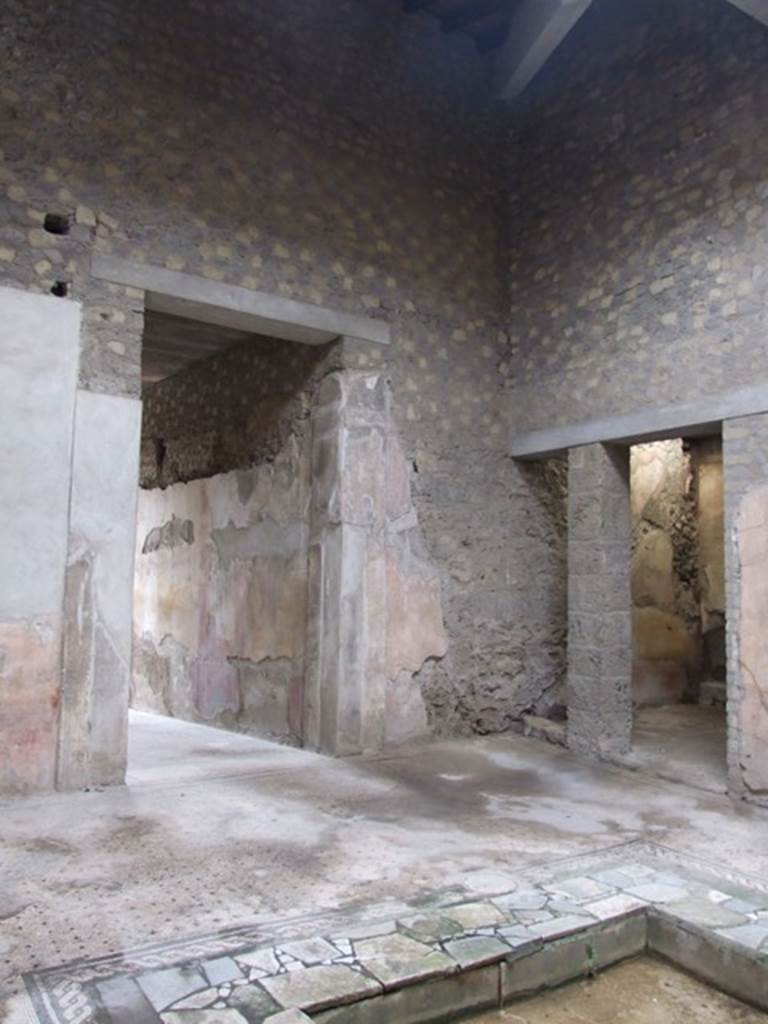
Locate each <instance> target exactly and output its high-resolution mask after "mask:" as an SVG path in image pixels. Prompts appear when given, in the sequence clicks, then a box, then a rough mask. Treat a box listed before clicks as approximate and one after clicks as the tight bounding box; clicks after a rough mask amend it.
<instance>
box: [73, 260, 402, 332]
mask: <svg viewBox="0 0 768 1024" xmlns="http://www.w3.org/2000/svg"><path fill="white" fill-rule="evenodd" d="M91 273H92V274H93V276H94V277H96V278H99V279H101V280H103V281H111V282H113V283H114V284H121V285H125V286H127V287H130V288H140V289H141V290H142V291H144V292H146V308H147V309H150V310H154V311H155V312H156V313H170V314H172V315H174V316H183V317H187V318H188V319H191V320H200V321H202V322H203V323H208V324H216V325H217V326H219V327H232V328H235V329H237V330H241V331H248V332H249V333H252V334H265V335H268V336H269V337H273V338H284V339H286V340H287V341H298V342H301V343H303V344H305V345H322V344H325V343H326V342H329V341H335V340H336V338H339V337H342V336H344V337H347V338H350V339H354V340H357V341H367V342H373V343H374V344H378V345H387V344H389V341H390V328H389V324H387V323H385V322H384V321H383V320H373V319H371V318H370V317H361V316H355V315H354V314H351V313H344V312H341V311H339V310H334V309H327V308H325V307H324V306H313V305H311V304H310V303H308V302H297V301H296V300H295V299H286V298H284V297H283V296H282V295H273V294H270V293H268V292H257V291H251V289H250V288H241V287H239V286H238V285H232V284H223V283H222V282H220V281H210V280H208V278H205V277H197V276H196V275H194V274H182V273H179V272H178V271H175V270H167V269H166V268H165V267H157V266H152V265H151V264H149V263H132V262H131V261H130V260H124V259H120V258H119V257H117V256H104V255H98V254H97V255H95V256H94V257H93V261H92V263H91Z"/></svg>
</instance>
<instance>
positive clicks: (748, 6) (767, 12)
mask: <svg viewBox="0 0 768 1024" xmlns="http://www.w3.org/2000/svg"><path fill="white" fill-rule="evenodd" d="M730 2H731V3H732V4H733V5H734V7H738V8H739V10H741V11H744V13H745V14H749V15H751V16H752V17H753V18H757V20H758V21H762V23H763V24H764V25H768V0H730Z"/></svg>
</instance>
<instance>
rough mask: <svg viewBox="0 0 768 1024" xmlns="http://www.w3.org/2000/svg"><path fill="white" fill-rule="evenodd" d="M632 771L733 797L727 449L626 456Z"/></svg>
mask: <svg viewBox="0 0 768 1024" xmlns="http://www.w3.org/2000/svg"><path fill="white" fill-rule="evenodd" d="M630 498H631V521H632V563H631V593H632V648H633V658H632V707H633V728H632V755H631V761H632V763H633V765H634V766H636V767H639V768H640V769H642V770H647V771H650V772H652V773H653V774H654V775H658V776H661V777H663V778H669V779H673V780H675V781H683V782H687V783H689V784H692V785H696V786H700V787H701V788H705V789H708V790H713V791H717V792H725V791H726V789H727V755H726V648H725V569H724V560H725V526H724V512H723V458H722V442H721V438H720V437H719V436H717V437H704V438H701V437H697V438H690V439H685V438H675V439H670V440H663V441H654V442H651V443H647V444H638V445H634V446H633V447H632V448H631V449H630Z"/></svg>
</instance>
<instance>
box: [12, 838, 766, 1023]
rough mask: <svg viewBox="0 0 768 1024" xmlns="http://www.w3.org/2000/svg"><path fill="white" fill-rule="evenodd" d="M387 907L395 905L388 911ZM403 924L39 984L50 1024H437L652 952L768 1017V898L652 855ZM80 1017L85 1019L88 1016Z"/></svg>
mask: <svg viewBox="0 0 768 1024" xmlns="http://www.w3.org/2000/svg"><path fill="white" fill-rule="evenodd" d="M379 909H381V908H379ZM389 910H390V916H388V917H377V918H375V919H373V918H370V917H369V918H368V919H366V920H361V919H360V918H357V919H353V918H350V917H349V915H345V914H340V913H338V912H337V913H334V914H330V915H326V916H325V917H322V916H321V915H318V918H317V919H315V920H314V921H310V920H306V919H305V920H304V921H303V922H299V921H293V922H283V923H282V924H281V925H273V926H272V934H269V931H268V926H253V927H251V928H234V929H228V930H225V931H222V932H218V933H215V934H214V935H209V936H198V937H195V938H193V939H188V940H181V941H178V942H171V943H164V944H163V943H160V944H154V945H152V946H147V947H143V948H142V949H140V950H136V951H133V952H130V953H126V954H121V955H119V956H113V957H104V958H100V959H98V960H92V961H85V962H83V961H81V962H76V963H74V964H69V965H64V966H62V967H58V968H51V969H48V970H45V971H39V972H33V973H31V974H29V975H27V976H26V977H25V982H26V985H27V990H28V992H29V994H30V997H31V1002H32V1005H33V1007H34V1014H35V1016H33V1017H31V1018H30V1019H31V1020H36V1021H37V1024H65V1022H66V1024H73V1021H77V1024H88V1022H91V1021H93V1022H94V1024H124V1022H125V1024H127V1022H130V1024H264V1022H269V1024H297V1022H299V1021H301V1020H302V1019H303V1020H306V1016H307V1015H309V1016H310V1017H311V1018H312V1020H314V1021H317V1022H319V1024H379V1022H388V1021H391V1022H392V1024H431V1022H436V1021H441V1020H449V1019H453V1018H458V1017H460V1016H462V1015H463V1014H469V1013H475V1012H478V1011H482V1010H486V1009H493V1008H496V1007H501V1006H504V1005H507V1004H509V1003H513V1002H514V1001H516V1000H518V999H520V998H522V997H524V996H527V995H530V994H533V993H535V992H538V991H541V990H543V989H546V988H550V987H554V986H557V985H561V984H563V983H565V982H568V981H571V980H574V979H576V978H580V977H589V976H591V975H593V974H595V973H597V972H598V971H601V970H604V969H605V968H607V967H610V966H612V965H614V964H616V963H618V962H620V961H621V960H624V959H627V958H629V957H632V956H636V955H639V954H640V953H643V952H646V951H647V952H651V953H654V954H656V955H659V956H662V957H664V958H666V959H668V960H671V961H672V962H674V963H675V964H677V965H678V966H680V967H682V968H684V969H685V970H688V971H689V972H691V973H693V974H695V975H697V976H698V977H700V978H701V979H702V980H704V981H706V982H708V983H710V984H713V985H714V986H715V987H717V988H719V989H721V990H722V991H724V992H727V993H728V994H730V995H733V996H735V997H737V998H739V999H741V1000H742V1001H744V1002H747V1003H750V1004H752V1005H754V1006H757V1007H759V1008H760V1009H763V1010H768V889H767V888H766V886H765V885H764V884H761V882H760V881H759V880H755V879H749V878H746V877H740V876H736V875H734V874H733V873H732V872H728V871H727V870H725V869H722V868H720V867H719V866H717V865H711V864H706V863H703V862H701V861H698V862H693V861H691V860H690V859H689V858H682V857H680V856H677V855H675V854H674V853H673V852H672V851H668V850H665V849H664V848H662V847H657V846H655V845H654V844H648V843H631V844H625V845H623V846H620V847H617V848H614V849H609V850H606V851H602V852H598V853H596V854H591V855H585V856H583V857H579V858H573V859H570V860H568V861H563V862H560V863H555V864H551V865H549V866H543V867H539V868H538V869H531V870H530V871H526V872H521V873H520V875H519V882H518V884H517V885H516V887H515V888H514V889H508V890H507V891H504V892H500V893H496V894H493V895H483V896H476V897H474V898H472V899H468V898H466V897H465V898H464V899H463V900H459V899H457V898H456V896H455V894H454V895H453V896H451V895H447V896H446V895H443V896H436V897H435V898H434V899H432V900H430V901H428V902H427V903H426V904H425V905H422V906H420V907H414V906H411V907H407V906H402V905H401V906H399V907H397V908H395V907H391V908H389ZM75 1009H77V1011H78V1012H77V1013H76V1014H75V1013H73V1011H74V1010H75Z"/></svg>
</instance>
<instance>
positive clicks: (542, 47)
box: [496, 0, 755, 100]
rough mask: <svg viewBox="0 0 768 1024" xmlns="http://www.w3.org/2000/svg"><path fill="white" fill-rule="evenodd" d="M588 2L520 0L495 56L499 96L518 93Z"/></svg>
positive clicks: (509, 95)
mask: <svg viewBox="0 0 768 1024" xmlns="http://www.w3.org/2000/svg"><path fill="white" fill-rule="evenodd" d="M753 2H755V0H753ZM591 3H592V0H524V2H523V3H522V4H521V5H520V7H519V8H518V10H517V12H516V14H515V16H514V18H513V20H512V24H511V26H510V30H509V36H508V37H507V42H506V43H505V44H504V46H503V47H502V48H501V49H500V50H499V53H498V55H497V58H496V91H497V93H498V95H499V98H500V99H503V100H513V99H515V98H516V97H517V96H519V95H520V93H521V92H522V91H523V90H524V89H525V87H526V86H527V85H528V83H529V82H530V81H531V79H532V78H533V77H534V75H536V74H537V73H538V71H539V70H540V69H541V68H542V67H543V65H544V64H545V63H546V62H547V61H548V60H549V58H550V57H551V56H552V54H553V53H554V51H555V50H556V49H557V47H558V46H559V45H560V43H562V41H563V40H564V39H565V37H566V36H567V35H568V33H569V32H570V31H571V29H572V28H573V26H574V25H575V24H576V22H577V21H578V20H579V18H580V17H581V16H582V14H584V12H585V11H586V10H587V8H588V7H589V6H590V4H591Z"/></svg>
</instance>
